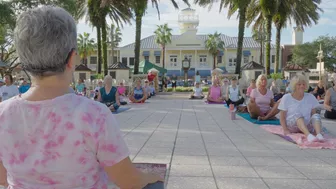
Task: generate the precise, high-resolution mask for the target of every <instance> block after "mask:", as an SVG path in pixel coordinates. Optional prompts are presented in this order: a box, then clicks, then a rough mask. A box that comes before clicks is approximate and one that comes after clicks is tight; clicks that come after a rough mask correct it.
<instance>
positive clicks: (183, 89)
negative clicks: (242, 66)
mask: <svg viewBox="0 0 336 189" xmlns="http://www.w3.org/2000/svg"><path fill="white" fill-rule="evenodd" d="M193 89H194V87H176V90H175V92H192V91H193ZM208 89H209V87H203V88H202V91H203V92H208ZM172 91H173V88H168V89H167V92H172Z"/></svg>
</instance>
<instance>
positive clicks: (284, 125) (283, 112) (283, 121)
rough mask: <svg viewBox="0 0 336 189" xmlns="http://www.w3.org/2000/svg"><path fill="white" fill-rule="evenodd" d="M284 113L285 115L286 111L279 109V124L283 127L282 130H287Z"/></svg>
mask: <svg viewBox="0 0 336 189" xmlns="http://www.w3.org/2000/svg"><path fill="white" fill-rule="evenodd" d="M286 115H287V112H285V111H283V110H281V111H280V124H281V126H282V128H283V130H284V131H285V130H287V131H288V128H287V123H286Z"/></svg>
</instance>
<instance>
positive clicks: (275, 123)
mask: <svg viewBox="0 0 336 189" xmlns="http://www.w3.org/2000/svg"><path fill="white" fill-rule="evenodd" d="M238 115H239V116H240V117H242V118H244V119H246V120H247V121H249V122H251V123H254V124H258V125H266V124H267V125H273V126H280V120H279V119H274V120H265V121H259V120H257V119H252V118H251V116H250V114H249V113H238Z"/></svg>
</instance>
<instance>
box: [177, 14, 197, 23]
mask: <svg viewBox="0 0 336 189" xmlns="http://www.w3.org/2000/svg"><path fill="white" fill-rule="evenodd" d="M178 21H179V22H194V23H198V22H199V16H198V15H179V17H178Z"/></svg>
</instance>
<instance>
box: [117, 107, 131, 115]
mask: <svg viewBox="0 0 336 189" xmlns="http://www.w3.org/2000/svg"><path fill="white" fill-rule="evenodd" d="M129 109H131V107H119V108H118V110H117V111H116V112H112V114H119V113H121V112H124V111H127V110H129Z"/></svg>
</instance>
